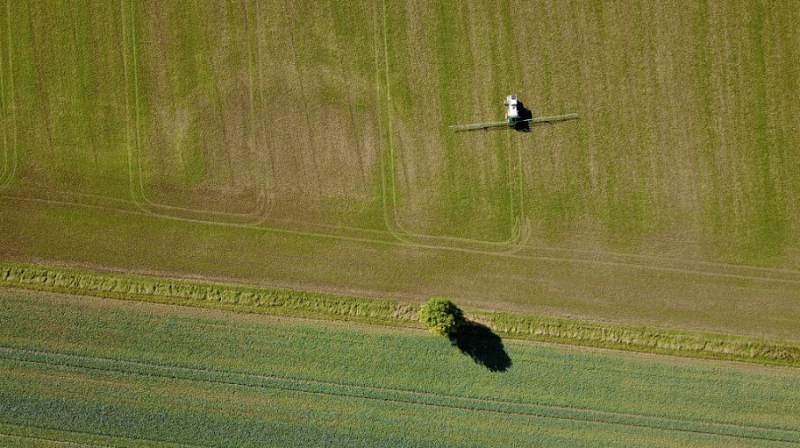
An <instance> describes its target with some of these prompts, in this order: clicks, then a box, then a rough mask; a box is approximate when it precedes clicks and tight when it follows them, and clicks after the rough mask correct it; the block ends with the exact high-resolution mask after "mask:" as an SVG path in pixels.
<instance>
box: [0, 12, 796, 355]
mask: <svg viewBox="0 0 800 448" xmlns="http://www.w3.org/2000/svg"><path fill="white" fill-rule="evenodd" d="M495 3H496V2H488V1H486V2H481V1H475V2H469V3H468V4H466V3H465V4H459V5H436V6H434V5H420V4H416V3H414V4H406V3H402V4H401V3H395V2H392V1H388V0H387V1H385V2H355V1H354V2H339V1H337V2H331V1H321V2H315V6H314V8H310V9H309V8H305V7H303V6H302V5H300V4H297V3H296V2H288V1H287V2H280V1H269V2H255V1H249V0H245V1H239V2H225V3H222V2H220V3H219V4H215V5H207V4H205V3H203V2H200V3H191V2H164V1H158V2H154V1H153V2H148V1H141V2H132V1H128V0H121V1H120V2H108V1H99V0H98V1H76V2H72V3H63V4H45V3H41V2H32V1H11V0H6V1H3V2H0V24H1V25H2V26H0V81H2V82H1V83H0V87H2V89H0V93H2V95H1V97H2V98H0V137H2V139H0V142H2V148H3V154H2V157H0V189H2V192H1V193H0V194H2V198H0V201H1V203H0V256H2V257H3V258H4V259H13V260H25V261H48V262H51V263H62V264H69V265H86V264H91V265H94V266H98V267H102V268H106V269H115V270H125V271H138V272H148V273H158V274H162V275H173V276H193V277H202V278H213V279H225V280H232V281H237V282H246V283H260V284H266V285H272V286H291V287H295V288H305V289H315V290H326V291H339V292H346V293H353V294H357V295H370V296H382V297H389V298H401V299H411V300H420V299H422V298H424V297H426V296H429V295H432V294H441V295H447V296H450V297H452V298H454V299H455V300H456V301H457V302H458V303H461V304H464V305H467V306H472V307H476V308H492V309H500V310H507V311H517V312H525V313H536V314H548V315H557V316H574V317H581V318H586V319H595V320H605V321H613V322H621V323H628V324H636V325H656V326H668V327H676V328H684V329H694V330H698V329H699V330H710V331H719V332H728V333H739V334H747V335H754V336H766V337H780V338H786V339H797V338H798V334H800V333H799V332H798V331H797V330H798V326H797V322H798V321H800V307H798V306H797V303H798V300H800V251H799V250H798V249H799V248H800V242H798V240H797V237H796V235H798V234H800V233H798V226H800V208H798V203H799V202H798V201H797V198H798V197H799V194H800V176H798V175H797V168H798V160H800V159H798V156H800V154H798V152H800V142H799V141H798V138H799V137H798V133H797V132H796V131H797V128H796V126H797V125H796V117H798V116H800V110H799V108H800V64H797V63H796V62H797V61H798V52H800V50H798V49H799V48H800V30H798V28H797V27H796V23H798V22H800V17H799V16H798V14H800V13H799V12H798V11H797V9H796V8H794V7H793V6H794V5H792V4H790V3H780V4H770V5H766V4H762V3H760V2H737V3H731V4H722V3H719V2H697V3H696V4H693V5H683V4H663V2H630V3H629V4H614V5H600V4H597V5H595V6H592V5H590V4H588V3H586V2H573V3H564V2H558V3H555V2H533V3H532V2H508V3H503V4H499V5H498V4H495ZM156 5H157V6H158V7H156ZM201 5H202V6H201ZM510 91H513V92H516V93H518V94H519V95H520V97H521V99H522V101H523V102H524V103H525V104H526V106H527V107H529V108H530V109H532V110H533V112H534V113H535V114H537V115H538V114H552V113H562V112H576V113H579V114H580V116H581V120H579V121H577V122H570V123H566V124H559V125H552V126H543V127H536V128H534V129H533V132H531V133H527V134H523V133H515V132H506V131H500V132H479V133H462V134H453V133H451V132H450V131H449V130H448V129H447V127H446V126H447V125H449V124H455V123H464V122H470V121H474V120H479V121H480V120H485V119H496V118H499V117H500V116H501V114H502V108H501V105H500V101H501V100H502V98H503V96H504V95H505V94H506V93H508V92H510Z"/></svg>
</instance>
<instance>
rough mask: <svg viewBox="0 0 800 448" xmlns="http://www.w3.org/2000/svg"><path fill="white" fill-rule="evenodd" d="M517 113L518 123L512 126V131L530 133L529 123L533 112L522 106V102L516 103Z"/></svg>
mask: <svg viewBox="0 0 800 448" xmlns="http://www.w3.org/2000/svg"><path fill="white" fill-rule="evenodd" d="M517 112H519V119H520V121H518V122H516V123H515V124H514V130H515V131H517V132H531V123H530V122H529V121H521V120H530V119H531V118H533V112H531V110H530V109H528V108H527V107H525V105H524V104H522V101H517Z"/></svg>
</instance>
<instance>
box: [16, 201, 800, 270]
mask: <svg viewBox="0 0 800 448" xmlns="http://www.w3.org/2000/svg"><path fill="white" fill-rule="evenodd" d="M0 198H3V199H7V200H12V201H27V202H38V203H44V204H49V205H54V206H60V207H79V208H87V209H97V210H106V211H109V212H117V213H127V214H135V215H141V216H146V217H151V218H159V219H168V220H172V221H178V222H185V223H190V224H204V225H212V226H222V227H228V228H238V229H249V230H256V231H261V232H268V233H277V234H285V235H295V236H307V237H312V238H319V239H334V240H340V241H351V242H357V243H364V244H378V245H388V246H395V247H405V248H409V247H413V248H418V249H427V250H442V251H450V252H460V253H467V254H473V255H485V256H491V257H503V258H513V259H520V260H529V261H540V262H552V263H572V264H582V265H592V266H609V267H620V268H629V269H635V270H642V271H654V272H669V273H674V274H682V275H694V276H698V277H719V278H730V279H736V280H748V281H756V282H766V283H782V284H792V285H800V279H784V278H776V277H764V276H755V275H741V274H730V273H723V272H713V271H707V270H701V269H688V268H675V267H665V266H658V265H653V264H637V263H630V262H621V261H613V260H596V259H585V258H570V257H558V256H546V255H526V254H524V253H517V252H519V250H517V249H514V251H513V252H495V251H485V250H479V249H468V248H460V247H452V246H435V245H428V244H421V243H415V242H413V241H408V240H403V239H397V237H396V236H395V239H394V240H381V239H375V238H364V237H357V236H348V235H337V234H332V233H323V232H310V231H303V230H293V229H286V228H281V227H271V226H266V225H248V224H237V223H229V222H219V221H209V220H204V219H192V218H182V217H179V216H169V215H158V214H154V213H151V212H149V211H148V210H146V209H141V208H140V211H139V212H137V211H133V210H126V209H118V208H111V207H103V206H96V205H91V204H80V203H73V202H64V201H57V200H48V199H37V198H29V197H23V196H13V195H4V194H0ZM678 261H680V260H678ZM743 268H745V269H746V267H743Z"/></svg>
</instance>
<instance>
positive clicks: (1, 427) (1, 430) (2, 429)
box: [0, 423, 211, 448]
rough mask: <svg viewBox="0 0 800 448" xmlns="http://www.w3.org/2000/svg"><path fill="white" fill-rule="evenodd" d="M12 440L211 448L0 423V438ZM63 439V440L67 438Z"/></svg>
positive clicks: (103, 446) (99, 446) (101, 447)
mask: <svg viewBox="0 0 800 448" xmlns="http://www.w3.org/2000/svg"><path fill="white" fill-rule="evenodd" d="M11 428H14V429H17V430H18V431H23V430H27V431H36V430H39V431H46V432H49V433H59V434H64V435H68V436H67V437H69V436H71V437H95V438H108V439H113V440H114V441H117V442H120V444H119V445H109V444H108V443H99V442H85V441H83V442H77V441H74V440H60V439H56V438H52V437H51V438H48V437H41V436H31V435H23V434H18V433H17V434H15V433H14V431H13V430H9V429H11ZM2 437H6V438H14V439H22V440H35V441H39V442H46V443H55V444H61V445H66V446H89V447H97V448H128V447H137V446H142V445H144V446H148V447H152V446H154V445H152V444H153V443H155V444H157V445H155V446H163V447H165V448H211V447H209V446H207V445H189V444H186V443H176V442H169V441H164V440H153V439H145V438H132V437H122V436H118V435H112V434H102V433H92V432H81V431H70V430H67V429H55V428H48V427H46V426H37V425H16V424H8V423H0V438H2ZM67 437H65V438H67Z"/></svg>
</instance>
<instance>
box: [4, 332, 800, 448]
mask: <svg viewBox="0 0 800 448" xmlns="http://www.w3.org/2000/svg"><path fill="white" fill-rule="evenodd" d="M0 359H4V360H6V361H7V362H10V363H12V364H16V365H18V366H21V367H24V366H26V365H27V364H28V363H34V364H37V365H39V366H50V367H51V368H54V369H59V370H62V371H63V370H65V369H66V370H67V371H73V370H74V371H76V372H83V371H84V370H89V371H91V372H95V373H98V372H104V373H107V374H112V375H117V374H124V375H135V376H140V377H147V378H164V379H169V380H185V381H191V382H200V383H207V384H210V385H216V386H228V387H229V386H233V387H236V386H241V387H247V388H250V389H256V390H258V389H262V390H281V391H295V392H303V393H308V394H315V395H321V396H336V397H349V398H354V399H366V400H377V401H383V402H391V403H405V404H411V405H426V406H431V407H437V408H442V409H451V410H466V411H489V412H494V413H500V414H509V415H517V416H526V417H545V418H553V419H562V420H570V421H583V422H597V423H606V424H613V425H622V426H630V427H641V428H648V429H652V428H658V429H663V430H668V431H680V432H688V433H698V434H708V435H723V436H730V437H737V438H742V439H751V440H763V441H775V442H786V443H800V433H798V432H796V431H792V430H787V429H782V428H776V427H763V426H754V425H753V426H751V425H740V424H728V423H716V422H707V421H691V420H683V419H675V418H663V417H659V416H652V415H637V414H625V413H617V412H604V411H600V410H595V409H582V408H578V407H567V406H553V405H546V404H538V403H530V402H520V401H509V400H504V399H481V398H473V397H469V396H461V395H453V394H440V393H431V392H429V391H425V390H413V389H398V388H392V387H374V386H366V385H357V384H348V383H343V382H330V381H320V380H309V379H302V378H295V377H285V376H280V375H255V374H251V373H244V372H232V371H226V370H214V369H208V368H197V367H190V366H184V365H175V364H172V365H170V364H160V363H152V362H141V361H127V360H121V359H112V358H104V357H96V356H91V357H89V356H76V355H69V354H63V353H57V352H42V351H30V350H25V349H17V348H13V347H0ZM42 368H46V367H42Z"/></svg>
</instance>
